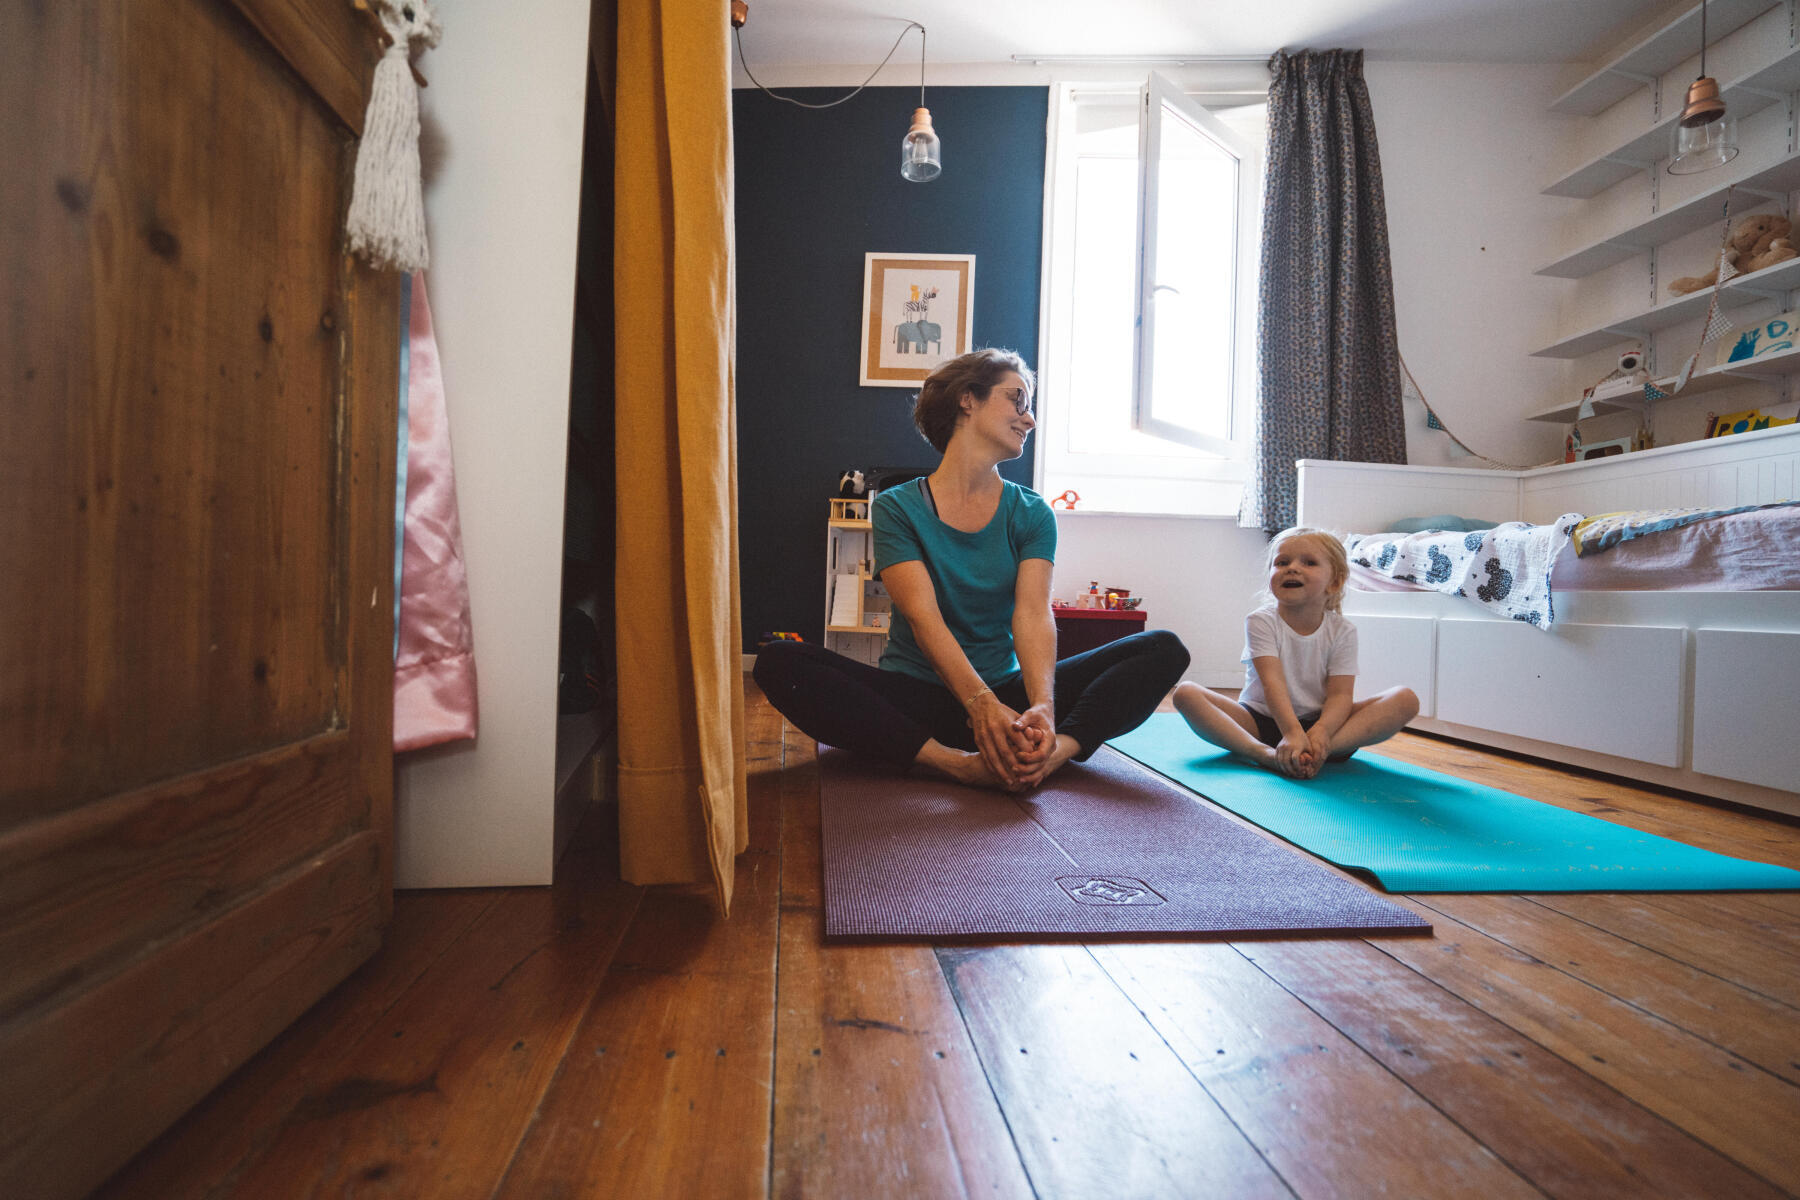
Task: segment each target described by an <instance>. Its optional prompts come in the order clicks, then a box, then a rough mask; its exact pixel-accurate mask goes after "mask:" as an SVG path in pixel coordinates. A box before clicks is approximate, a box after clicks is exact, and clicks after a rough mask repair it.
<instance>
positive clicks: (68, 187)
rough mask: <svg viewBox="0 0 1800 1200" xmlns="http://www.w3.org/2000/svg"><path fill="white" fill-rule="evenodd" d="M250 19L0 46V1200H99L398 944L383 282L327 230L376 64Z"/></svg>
mask: <svg viewBox="0 0 1800 1200" xmlns="http://www.w3.org/2000/svg"><path fill="white" fill-rule="evenodd" d="M241 8H242V10H243V11H240V6H237V5H233V4H230V3H226V2H224V0H69V2H65V3H56V4H32V5H8V6H5V9H4V11H3V13H0V111H3V112H5V113H6V114H7V119H6V120H5V121H4V122H0V162H4V163H6V170H5V171H0V263H3V264H4V265H3V268H0V269H3V270H4V276H3V277H0V278H3V284H0V381H3V382H0V388H3V389H4V390H3V391H0V764H4V767H3V769H0V956H3V958H0V960H3V961H4V962H5V963H6V966H7V970H6V973H5V975H6V978H5V979H4V982H3V983H0V1047H3V1048H4V1053H5V1054H6V1056H7V1061H8V1064H9V1067H8V1070H6V1071H5V1072H0V1111H4V1112H5V1113H7V1114H8V1117H7V1120H6V1121H5V1122H0V1194H3V1195H9V1196H10V1195H30V1196H33V1197H48V1198H55V1197H59V1196H76V1195H80V1194H83V1193H84V1192H86V1191H88V1190H90V1189H91V1188H92V1187H94V1186H95V1185H96V1184H98V1183H99V1182H100V1181H101V1180H102V1179H104V1178H105V1176H106V1175H107V1174H108V1173H109V1172H111V1171H112V1170H113V1169H114V1168H116V1167H117V1166H118V1165H119V1164H120V1163H122V1162H123V1161H124V1160H125V1159H126V1158H128V1157H129V1156H130V1155H131V1154H132V1153H134V1152H135V1151H136V1150H137V1149H138V1148H139V1147H141V1146H142V1145H143V1144H144V1142H145V1141H147V1140H148V1139H149V1138H150V1137H153V1136H154V1135H155V1134H156V1133H157V1132H158V1131H159V1130H160V1129H161V1128H163V1127H164V1126H165V1125H166V1124H168V1123H169V1122H170V1121H172V1120H173V1119H174V1118H175V1117H177V1116H179V1115H180V1113H181V1112H182V1111H183V1110H184V1109H185V1108H186V1107H187V1106H188V1105H190V1104H192V1103H193V1102H194V1100H196V1099H198V1098H199V1097H200V1096H201V1095H203V1094H205V1092H206V1091H207V1090H208V1089H209V1088H211V1087H212V1086H213V1085H214V1084H216V1083H217V1082H218V1081H219V1080H220V1079H222V1078H223V1077H224V1076H225V1075H226V1074H228V1073H229V1072H230V1071H231V1070H232V1069H233V1068H234V1067H235V1066H236V1065H237V1064H238V1063H240V1062H242V1061H243V1060H244V1059H245V1058H246V1057H248V1056H249V1055H250V1054H251V1053H253V1052H254V1051H255V1050H256V1049H257V1048H259V1047H260V1046H261V1045H262V1044H263V1043H265V1042H266V1041H267V1040H268V1039H269V1038H270V1037H272V1036H273V1035H274V1034H275V1033H277V1032H278V1031H279V1030H280V1029H281V1028H282V1027H283V1026H285V1025H286V1024H287V1023H288V1022H289V1021H291V1020H292V1019H293V1017H294V1016H296V1015H297V1014H298V1013H299V1012H301V1011H303V1010H304V1009H305V1008H306V1007H307V1006H308V1005H310V1004H311V1003H312V1002H313V1001H315V1000H316V999H317V998H318V997H319V996H321V995H323V994H324V992H325V991H327V990H328V989H329V988H330V987H331V986H332V985H334V984H335V983H336V982H337V981H338V980H340V979H341V978H343V976H344V975H345V974H346V973H347V972H348V971H350V970H351V969H352V968H353V967H354V966H355V965H356V963H358V962H360V961H361V960H362V959H364V958H366V957H367V956H368V955H369V954H370V953H372V952H373V950H374V949H375V947H376V946H377V945H378V944H379V940H380V933H381V929H382V927H383V925H384V923H385V921H386V919H387V916H388V913H389V912H390V911H391V894H390V893H391V886H390V879H391V865H390V864H391V857H392V832H391V804H392V751H391V744H392V670H393V657H392V655H393V607H392V606H393V528H394V517H393V511H394V454H395V428H396V427H395V415H394V405H395V395H396V386H397V379H396V371H397V367H398V352H399V336H400V325H399V286H398V284H399V281H398V279H397V277H395V276H391V275H385V276H384V275H376V274H374V273H371V272H369V271H367V270H366V269H364V268H361V267H359V266H357V265H356V264H354V263H353V262H352V261H351V260H350V259H349V258H348V257H347V256H346V255H345V253H344V252H343V248H342V244H341V237H340V234H339V229H340V228H341V225H342V215H343V212H344V209H345V207H346V205H347V203H348V197H349V191H350V178H351V174H352V170H353V164H354V156H355V141H354V135H353V132H352V127H351V125H350V123H349V122H348V120H347V118H346V117H345V113H346V111H354V112H360V110H361V107H362V104H363V102H364V99H365V96H366V91H365V89H366V86H367V85H366V82H364V83H362V84H359V85H357V86H355V87H354V88H350V87H347V85H346V81H347V80H350V79H352V78H354V79H356V80H362V81H366V80H367V79H368V78H369V77H370V75H371V73H372V71H373V66H374V60H375V57H376V53H377V47H376V44H375V41H374V37H373V34H372V32H371V31H370V30H369V29H368V28H367V27H366V26H365V25H364V23H363V21H362V19H361V18H359V17H358V16H357V14H356V13H355V12H354V10H353V9H351V7H350V6H349V5H348V4H335V3H327V2H326V0H245V2H244V4H243V5H242V6H241ZM246 11H248V12H251V13H253V14H254V15H255V20H251V19H247V18H246V15H245V12H246ZM264 31H269V33H270V36H272V37H274V38H275V39H276V43H277V44H271V41H270V40H266V38H265V32H264ZM334 48H335V49H334ZM352 91H354V95H352V94H351V92H352Z"/></svg>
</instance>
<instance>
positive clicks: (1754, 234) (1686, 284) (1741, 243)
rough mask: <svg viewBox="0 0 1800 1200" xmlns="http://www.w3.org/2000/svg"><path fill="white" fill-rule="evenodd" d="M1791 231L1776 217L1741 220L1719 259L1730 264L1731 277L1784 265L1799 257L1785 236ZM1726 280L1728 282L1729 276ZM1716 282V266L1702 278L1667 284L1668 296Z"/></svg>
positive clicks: (1693, 276)
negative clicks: (1781, 263) (1782, 263)
mask: <svg viewBox="0 0 1800 1200" xmlns="http://www.w3.org/2000/svg"><path fill="white" fill-rule="evenodd" d="M1792 230H1793V225H1792V224H1791V223H1790V222H1789V221H1788V219H1787V218H1786V217H1784V216H1782V215H1780V214H1779V213H1759V214H1758V215H1756V216H1754V217H1745V218H1744V219H1743V220H1742V221H1739V222H1738V224H1737V228H1735V229H1733V230H1732V231H1731V236H1730V238H1728V239H1727V240H1726V244H1725V250H1724V252H1723V253H1722V254H1721V255H1720V258H1721V259H1723V260H1724V261H1725V262H1728V263H1730V264H1731V266H1732V273H1733V274H1737V275H1748V274H1750V273H1751V272H1753V271H1760V270H1762V269H1763V268H1764V267H1772V266H1774V265H1775V264H1776V263H1778V262H1786V261H1787V260H1788V259H1790V258H1794V257H1796V255H1800V251H1796V250H1795V249H1794V246H1793V243H1792V242H1790V241H1789V240H1788V234H1789V233H1790V232H1792ZM1726 277H1727V278H1730V275H1727V276H1726ZM1718 278H1719V268H1718V267H1717V266H1714V267H1713V269H1712V270H1710V271H1708V272H1707V273H1706V274H1704V275H1687V276H1683V277H1682V278H1680V279H1677V280H1674V281H1672V282H1671V283H1670V284H1669V294H1670V295H1673V296H1685V295H1687V294H1688V293H1689V292H1697V291H1700V290H1701V289H1702V288H1709V287H1711V286H1713V284H1714V283H1716V282H1718Z"/></svg>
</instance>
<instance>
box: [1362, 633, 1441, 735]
mask: <svg viewBox="0 0 1800 1200" xmlns="http://www.w3.org/2000/svg"><path fill="white" fill-rule="evenodd" d="M1352 623H1353V624H1354V625H1355V626H1356V667H1357V675H1356V698H1357V699H1358V700H1362V699H1365V698H1367V697H1369V696H1373V695H1374V694H1375V693H1376V692H1385V691H1386V690H1387V689H1389V688H1391V687H1400V686H1402V685H1404V686H1406V687H1409V688H1411V689H1412V690H1413V691H1414V692H1415V693H1417V694H1418V697H1419V715H1420V716H1421V717H1429V716H1434V715H1435V710H1434V709H1433V707H1432V705H1433V704H1434V703H1435V702H1436V695H1437V689H1436V688H1435V687H1433V686H1432V684H1433V680H1432V670H1431V662H1432V657H1433V656H1434V655H1435V653H1436V651H1437V622H1436V621H1435V620H1433V619H1432V618H1431V617H1370V616H1358V617H1355V618H1354V619H1353V622H1352Z"/></svg>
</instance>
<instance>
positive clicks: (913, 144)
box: [900, 108, 944, 183]
mask: <svg viewBox="0 0 1800 1200" xmlns="http://www.w3.org/2000/svg"><path fill="white" fill-rule="evenodd" d="M943 169H944V160H943V154H942V151H941V149H940V147H939V145H938V137H937V134H936V133H935V132H934V131H933V130H932V128H931V113H930V111H929V110H927V109H923V108H916V109H914V110H913V123H912V128H911V129H909V130H907V131H906V138H905V140H903V141H902V142H901V143H900V177H901V178H902V179H906V180H910V181H911V182H913V183H929V182H931V181H932V180H933V179H936V178H937V177H938V175H939V174H940V173H942V171H943Z"/></svg>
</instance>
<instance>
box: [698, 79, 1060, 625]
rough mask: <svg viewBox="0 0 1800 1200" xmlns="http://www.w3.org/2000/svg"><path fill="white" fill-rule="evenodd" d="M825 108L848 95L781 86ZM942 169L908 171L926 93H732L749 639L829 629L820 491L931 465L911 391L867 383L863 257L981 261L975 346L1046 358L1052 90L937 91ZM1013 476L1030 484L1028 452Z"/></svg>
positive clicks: (932, 103) (931, 98)
mask: <svg viewBox="0 0 1800 1200" xmlns="http://www.w3.org/2000/svg"><path fill="white" fill-rule="evenodd" d="M784 94H789V95H793V96H795V97H797V98H799V99H802V100H808V101H811V102H813V103H818V102H821V101H826V100H831V99H834V98H835V97H837V96H840V95H842V94H843V89H834V88H800V89H794V90H792V91H788V92H785V93H784ZM925 100H926V104H927V105H928V106H929V107H930V109H931V117H932V124H933V125H934V126H935V127H936V129H937V132H938V136H939V137H940V138H941V139H942V140H943V146H944V150H943V155H944V173H943V174H942V175H940V176H938V178H937V179H935V180H933V181H932V182H930V183H926V184H918V183H908V182H906V181H905V180H904V179H902V178H900V141H901V139H902V138H903V137H905V136H906V130H907V126H908V125H909V124H910V121H911V117H912V110H913V108H914V107H916V106H917V104H918V102H919V93H918V90H917V89H916V88H913V89H909V88H869V89H867V90H865V91H864V92H862V93H861V94H860V95H858V96H856V97H854V98H853V99H851V100H850V101H848V102H847V103H845V104H842V105H839V106H838V107H836V108H830V109H824V110H813V109H803V108H797V107H795V106H794V105H791V104H784V103H782V102H780V101H778V100H775V99H772V98H770V97H769V96H766V95H764V94H763V93H762V92H759V91H756V90H754V89H745V90H740V91H736V92H733V93H732V117H733V122H734V128H733V136H734V139H735V141H736V166H737V180H736V186H737V288H738V295H737V299H738V330H737V395H738V535H739V544H740V547H741V550H740V556H739V564H740V568H741V572H740V574H741V580H742V589H743V613H744V648H745V650H746V651H753V650H755V648H756V640H757V637H758V635H759V634H760V633H762V632H764V631H773V630H792V631H794V632H797V633H799V634H800V635H802V636H803V637H805V638H806V640H807V641H809V642H815V643H816V642H818V641H819V639H820V637H821V636H822V634H823V632H824V627H825V608H824V604H825V600H824V596H825V582H824V576H825V518H826V515H827V513H826V504H825V501H826V500H828V499H829V498H830V497H832V496H833V495H835V494H836V488H837V478H838V475H839V473H840V472H842V471H843V470H844V469H845V468H846V467H863V468H867V467H905V466H912V467H931V466H935V465H936V463H937V457H938V456H937V454H936V452H935V451H933V450H932V449H931V447H930V446H929V445H927V444H926V443H925V441H924V439H923V438H921V437H920V436H919V435H918V433H917V431H915V430H914V428H913V425H912V416H911V413H912V395H913V393H912V391H911V390H909V389H901V388H865V387H862V386H860V385H859V384H858V383H857V379H858V377H859V374H860V372H859V370H858V355H859V354H860V352H861V346H860V342H859V332H860V331H859V328H858V327H859V325H860V324H861V321H862V282H863V255H864V254H866V253H868V252H869V251H878V252H884V253H902V254H973V255H974V256H975V303H974V316H975V343H974V344H975V345H976V346H978V347H979V346H1005V347H1007V348H1009V349H1014V350H1017V351H1019V352H1020V353H1021V354H1023V355H1024V356H1025V361H1026V362H1028V363H1031V364H1032V365H1033V366H1035V365H1036V361H1035V360H1036V357H1037V338H1038V277H1039V269H1040V259H1041V256H1042V253H1043V224H1044V223H1043V212H1044V194H1043V185H1044V125H1045V118H1046V116H1047V113H1048V105H1049V93H1048V91H1047V89H1045V88H1041V87H1033V88H1013V87H947V88H932V89H930V90H929V91H928V92H927V93H926V98H925ZM1034 452H1035V447H1034V446H1031V445H1027V446H1026V448H1025V456H1024V457H1023V458H1021V459H1018V460H1017V461H1015V462H1011V463H1007V464H1005V465H1004V466H1003V467H1002V468H1001V473H1002V474H1003V475H1005V476H1006V477H1007V478H1009V479H1013V480H1016V481H1018V482H1020V483H1027V484H1028V483H1030V481H1031V458H1032V455H1033V454H1034Z"/></svg>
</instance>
